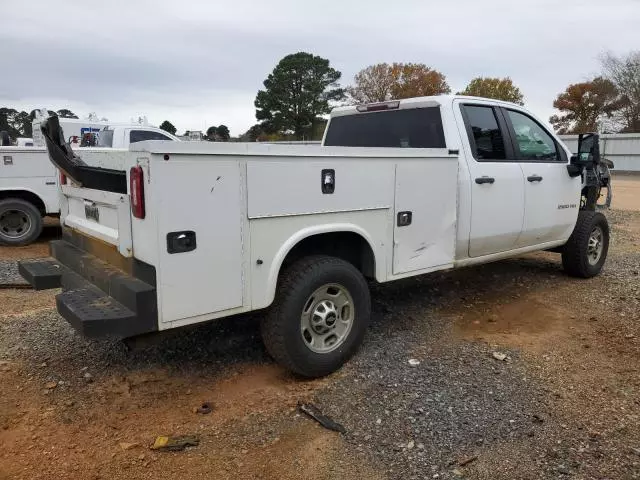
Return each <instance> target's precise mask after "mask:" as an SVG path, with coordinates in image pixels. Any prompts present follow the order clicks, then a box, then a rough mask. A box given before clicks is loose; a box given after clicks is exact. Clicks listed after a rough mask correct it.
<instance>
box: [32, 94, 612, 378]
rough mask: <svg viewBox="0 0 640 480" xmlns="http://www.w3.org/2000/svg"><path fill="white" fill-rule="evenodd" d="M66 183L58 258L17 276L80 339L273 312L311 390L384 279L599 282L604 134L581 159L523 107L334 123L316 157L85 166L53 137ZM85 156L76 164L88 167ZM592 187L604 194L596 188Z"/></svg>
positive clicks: (284, 359) (350, 116)
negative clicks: (552, 266) (508, 263)
mask: <svg viewBox="0 0 640 480" xmlns="http://www.w3.org/2000/svg"><path fill="white" fill-rule="evenodd" d="M44 133H45V136H46V138H47V144H48V149H49V154H50V157H51V160H52V161H53V163H55V164H56V165H57V166H58V167H59V168H60V169H61V170H62V171H64V172H65V174H66V176H67V178H68V179H69V181H68V182H67V184H65V185H62V186H61V189H62V195H63V200H62V213H61V218H62V224H63V238H62V239H61V240H56V241H53V242H51V255H52V257H53V258H49V259H44V260H36V261H23V262H21V263H20V266H19V268H20V272H21V274H22V275H23V276H24V278H25V279H27V280H28V281H29V282H30V283H31V284H32V285H33V286H34V287H35V288H37V289H45V288H56V287H62V290H63V291H62V293H60V294H59V295H57V300H56V303H57V308H58V311H59V312H60V314H61V315H62V316H63V317H64V318H66V319H67V320H68V321H69V322H70V323H71V324H72V325H73V326H74V327H75V328H76V329H77V330H78V331H79V332H81V333H82V334H84V335H87V336H100V335H116V336H120V337H131V336H137V335H142V334H148V333H152V332H156V331H159V330H167V329H172V328H177V327H182V326H185V325H190V324H196V323H200V322H205V321H210V320H213V319H216V318H220V317H227V316H230V315H236V314H240V313H243V312H249V311H252V310H259V309H265V308H267V307H269V309H268V311H266V312H265V313H264V317H263V321H262V327H261V328H262V334H263V339H264V343H265V345H266V348H267V350H268V351H269V353H270V354H271V355H272V356H273V357H274V358H275V359H276V360H277V361H278V362H280V363H281V364H282V365H284V366H285V367H287V368H289V369H290V370H292V371H294V372H296V373H297V374H300V375H302V376H307V377H316V376H322V375H326V374H328V373H330V372H333V371H334V370H336V369H337V368H339V367H340V366H341V365H342V364H343V363H344V362H345V361H346V360H347V359H348V358H349V357H350V356H351V355H352V354H353V353H354V351H355V350H356V348H357V347H358V345H359V344H360V343H361V342H362V340H363V337H364V334H365V330H366V328H367V324H368V323H369V317H370V311H371V307H370V297H369V289H368V286H367V279H372V280H376V281H378V282H388V281H391V280H396V279H400V278H404V277H410V276H414V275H421V274H425V273H429V272H434V271H438V270H446V269H452V268H457V267H465V266H469V265H474V264H480V263H486V262H491V261H494V260H499V259H503V258H507V257H513V256H515V255H520V254H523V253H526V252H531V251H535V250H550V249H555V250H556V251H558V252H561V253H562V262H563V265H564V268H565V270H566V271H567V273H568V274H570V275H574V276H580V277H591V276H593V275H596V274H597V273H598V272H600V269H601V268H602V265H603V263H604V261H605V258H606V256H607V249H608V244H609V228H608V224H607V220H606V218H605V217H604V216H603V215H602V214H601V213H599V212H596V211H595V200H594V195H595V196H597V194H598V191H597V190H598V188H599V187H598V186H597V185H594V184H591V183H589V181H588V178H591V177H590V176H589V175H588V172H591V171H593V166H594V165H595V164H596V163H597V162H598V161H599V150H598V142H597V140H598V139H597V136H586V137H584V138H582V139H581V146H580V152H581V154H580V155H577V156H573V157H572V156H571V154H570V152H569V151H568V150H567V148H566V147H565V146H564V145H563V143H562V142H561V141H559V140H558V138H557V137H556V136H555V135H554V134H553V133H551V132H550V131H549V130H547V129H546V128H545V127H544V125H543V123H542V122H540V121H539V120H538V119H537V118H536V117H535V116H534V115H533V114H531V113H530V112H528V111H527V110H526V109H525V108H523V107H521V106H518V105H514V104H511V103H506V102H500V101H492V100H487V99H480V98H474V97H461V96H440V97H424V98H415V99H407V100H401V101H393V102H386V103H381V104H373V105H362V106H358V107H355V106H354V107H342V108H338V109H335V110H334V111H333V112H332V114H331V117H330V120H329V123H328V126H327V129H326V132H325V137H324V140H323V146H321V147H308V146H289V145H259V144H237V143H236V144H211V143H192V142H182V143H177V142H175V143H171V142H141V143H137V144H134V145H131V147H130V152H129V153H128V156H127V157H126V164H124V165H123V166H122V168H119V169H115V170H114V169H111V170H106V169H100V168H92V167H87V166H85V165H84V164H83V162H82V160H81V159H80V158H78V156H77V155H75V154H74V153H73V152H72V151H71V150H70V149H69V148H68V147H67V146H65V145H64V143H63V142H62V141H61V139H62V138H64V137H63V136H62V135H61V133H60V131H59V128H58V126H57V123H56V119H55V118H53V119H50V120H49V121H48V123H47V124H46V125H45V126H44ZM79 155H82V154H79ZM594 189H595V190H596V191H595V192H594V191H593V190H594Z"/></svg>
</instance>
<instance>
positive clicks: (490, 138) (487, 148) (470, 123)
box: [463, 105, 507, 160]
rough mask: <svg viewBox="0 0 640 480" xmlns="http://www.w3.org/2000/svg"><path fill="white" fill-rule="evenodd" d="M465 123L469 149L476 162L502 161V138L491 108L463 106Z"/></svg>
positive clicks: (503, 153) (504, 155)
mask: <svg viewBox="0 0 640 480" xmlns="http://www.w3.org/2000/svg"><path fill="white" fill-rule="evenodd" d="M463 108H464V112H465V114H466V115H465V116H466V118H465V122H466V123H467V132H468V133H469V142H470V143H471V149H472V150H473V153H474V156H475V158H476V159H477V160H504V159H506V158H507V155H506V152H505V149H504V137H503V135H502V131H501V130H500V126H499V125H498V119H497V118H496V113H495V111H494V109H493V107H485V106H480V105H465V106H464V107H463Z"/></svg>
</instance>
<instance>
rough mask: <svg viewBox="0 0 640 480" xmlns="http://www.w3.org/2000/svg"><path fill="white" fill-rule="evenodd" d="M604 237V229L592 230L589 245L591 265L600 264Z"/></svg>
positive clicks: (588, 257) (596, 228) (588, 253)
mask: <svg viewBox="0 0 640 480" xmlns="http://www.w3.org/2000/svg"><path fill="white" fill-rule="evenodd" d="M603 237H604V234H603V233H602V228H600V227H595V228H594V229H593V230H591V234H590V235H589V243H588V244H587V260H588V261H589V265H595V264H596V263H598V261H599V260H600V257H601V256H602V248H603V241H602V240H603Z"/></svg>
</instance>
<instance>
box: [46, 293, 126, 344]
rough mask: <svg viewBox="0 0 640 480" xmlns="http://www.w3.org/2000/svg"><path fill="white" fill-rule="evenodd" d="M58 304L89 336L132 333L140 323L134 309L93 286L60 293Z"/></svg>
mask: <svg viewBox="0 0 640 480" xmlns="http://www.w3.org/2000/svg"><path fill="white" fill-rule="evenodd" d="M56 306H57V307H58V312H59V313H60V315H62V316H63V317H64V318H65V319H66V320H67V321H68V322H69V323H70V324H71V325H72V326H73V327H74V328H75V329H76V330H78V331H79V332H80V333H82V334H83V335H86V336H87V337H98V336H102V335H115V336H129V335H130V334H131V330H132V326H133V325H135V323H136V314H135V313H134V312H132V311H131V310H129V309H128V308H127V307H125V306H124V305H122V304H121V303H119V302H118V301H116V300H115V299H114V298H113V297H110V296H109V295H106V294H104V293H103V292H101V291H100V290H98V289H96V288H92V287H88V288H78V289H76V290H67V291H66V292H63V293H61V294H59V295H56Z"/></svg>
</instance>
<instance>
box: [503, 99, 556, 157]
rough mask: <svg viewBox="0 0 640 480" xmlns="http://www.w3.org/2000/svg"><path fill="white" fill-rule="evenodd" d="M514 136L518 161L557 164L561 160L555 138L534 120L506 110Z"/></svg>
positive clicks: (522, 114)
mask: <svg viewBox="0 0 640 480" xmlns="http://www.w3.org/2000/svg"><path fill="white" fill-rule="evenodd" d="M506 113H507V118H508V119H509V121H510V122H511V126H512V128H513V135H514V144H515V145H514V146H515V149H516V155H517V156H518V159H520V160H524V161H543V162H555V161H558V160H561V158H560V155H558V146H557V145H556V142H555V141H554V140H553V137H552V136H551V135H550V134H549V133H548V132H547V131H546V130H545V129H544V128H542V126H541V125H540V124H539V123H538V122H536V121H535V120H534V119H533V118H531V117H529V116H528V115H525V114H524V113H520V112H516V111H515V110H506Z"/></svg>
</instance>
